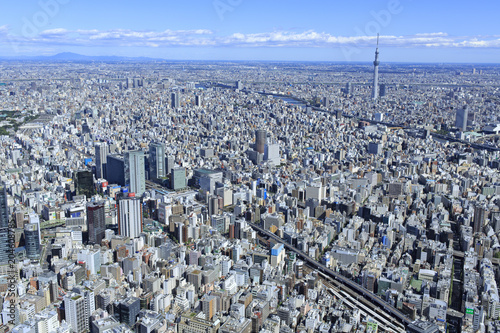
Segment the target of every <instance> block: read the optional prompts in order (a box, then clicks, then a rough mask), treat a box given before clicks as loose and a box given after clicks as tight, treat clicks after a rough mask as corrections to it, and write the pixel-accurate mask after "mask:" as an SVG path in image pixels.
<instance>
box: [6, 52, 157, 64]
mask: <svg viewBox="0 0 500 333" xmlns="http://www.w3.org/2000/svg"><path fill="white" fill-rule="evenodd" d="M0 60H21V61H22V60H24V61H50V62H58V61H62V62H64V61H103V62H108V61H110V62H118V61H165V59H159V58H148V57H120V56H86V55H82V54H78V53H72V52H63V53H58V54H55V55H52V56H35V57H28V56H21V57H0Z"/></svg>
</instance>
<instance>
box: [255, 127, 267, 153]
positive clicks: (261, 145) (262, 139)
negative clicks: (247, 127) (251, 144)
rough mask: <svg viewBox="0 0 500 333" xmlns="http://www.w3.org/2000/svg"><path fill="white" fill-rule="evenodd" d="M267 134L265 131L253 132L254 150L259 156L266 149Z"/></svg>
mask: <svg viewBox="0 0 500 333" xmlns="http://www.w3.org/2000/svg"><path fill="white" fill-rule="evenodd" d="M266 139H267V132H266V131H265V130H256V131H255V150H256V151H257V152H258V153H259V154H264V151H265V147H266Z"/></svg>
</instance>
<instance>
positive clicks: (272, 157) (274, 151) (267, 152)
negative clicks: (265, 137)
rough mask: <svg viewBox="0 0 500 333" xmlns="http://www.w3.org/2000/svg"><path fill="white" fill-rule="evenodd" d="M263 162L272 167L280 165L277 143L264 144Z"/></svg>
mask: <svg viewBox="0 0 500 333" xmlns="http://www.w3.org/2000/svg"><path fill="white" fill-rule="evenodd" d="M264 161H267V162H269V163H270V164H272V165H278V164H280V161H281V159H280V146H279V144H277V143H266V145H265V148H264Z"/></svg>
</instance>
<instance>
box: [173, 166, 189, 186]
mask: <svg viewBox="0 0 500 333" xmlns="http://www.w3.org/2000/svg"><path fill="white" fill-rule="evenodd" d="M170 187H171V188H172V189H173V190H180V189H183V188H185V187H186V169H185V168H174V169H172V172H171V173H170Z"/></svg>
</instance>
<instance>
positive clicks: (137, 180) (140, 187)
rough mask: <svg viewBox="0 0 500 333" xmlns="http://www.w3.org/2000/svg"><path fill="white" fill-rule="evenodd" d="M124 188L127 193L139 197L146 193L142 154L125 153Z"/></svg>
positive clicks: (138, 152) (135, 152) (137, 152)
mask: <svg viewBox="0 0 500 333" xmlns="http://www.w3.org/2000/svg"><path fill="white" fill-rule="evenodd" d="M124 163H125V172H124V173H125V186H129V191H130V192H131V193H135V194H136V195H137V196H141V195H143V194H144V192H145V191H146V169H145V165H144V152H142V151H139V150H136V151H129V152H127V153H125V159H124Z"/></svg>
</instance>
